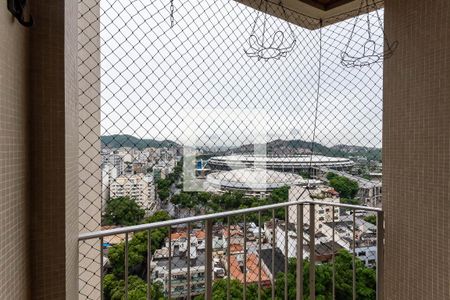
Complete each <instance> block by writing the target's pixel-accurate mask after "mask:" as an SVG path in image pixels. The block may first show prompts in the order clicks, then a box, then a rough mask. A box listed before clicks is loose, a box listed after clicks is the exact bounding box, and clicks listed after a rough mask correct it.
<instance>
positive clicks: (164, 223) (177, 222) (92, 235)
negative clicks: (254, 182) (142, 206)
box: [78, 200, 383, 241]
mask: <svg viewBox="0 0 450 300" xmlns="http://www.w3.org/2000/svg"><path fill="white" fill-rule="evenodd" d="M298 204H317V205H324V206H335V207H342V208H348V209H352V210H363V211H372V212H383V210H382V209H381V208H377V207H368V206H361V205H351V204H343V203H334V202H325V201H314V200H301V201H292V202H283V203H277V204H270V205H264V206H258V207H251V208H244V209H237V210H232V211H226V212H220V213H214V214H208V215H201V216H193V217H188V218H182V219H174V220H168V221H162V222H154V223H147V224H140V225H134V226H127V227H119V228H114V229H108V230H99V231H93V232H86V233H81V234H80V235H79V237H78V240H79V241H84V240H90V239H95V238H101V237H105V236H111V235H117V234H124V233H131V232H138V231H144V230H149V229H156V228H161V227H168V226H174V225H180V224H187V223H196V222H201V221H205V220H211V219H219V218H225V217H231V216H237V215H242V214H248V213H254V212H259V211H265V210H271V209H276V208H282V207H286V206H293V205H298Z"/></svg>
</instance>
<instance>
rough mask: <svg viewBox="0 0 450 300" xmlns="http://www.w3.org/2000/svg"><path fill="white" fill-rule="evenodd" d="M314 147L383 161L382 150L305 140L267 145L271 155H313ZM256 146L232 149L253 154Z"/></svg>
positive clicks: (317, 151)
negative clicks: (328, 145) (325, 144)
mask: <svg viewBox="0 0 450 300" xmlns="http://www.w3.org/2000/svg"><path fill="white" fill-rule="evenodd" d="M313 145H314V153H315V154H321V155H326V156H335V157H350V156H361V157H365V158H367V159H368V160H376V161H381V149H378V148H368V147H361V146H347V145H336V146H333V147H327V146H324V145H322V144H319V143H314V144H312V143H311V142H307V141H303V140H274V141H271V142H269V143H267V145H266V149H267V154H269V155H301V154H311V149H312V146H313ZM253 151H254V145H253V144H248V145H243V146H240V147H237V148H234V149H232V150H231V151H230V152H233V153H252V152H253Z"/></svg>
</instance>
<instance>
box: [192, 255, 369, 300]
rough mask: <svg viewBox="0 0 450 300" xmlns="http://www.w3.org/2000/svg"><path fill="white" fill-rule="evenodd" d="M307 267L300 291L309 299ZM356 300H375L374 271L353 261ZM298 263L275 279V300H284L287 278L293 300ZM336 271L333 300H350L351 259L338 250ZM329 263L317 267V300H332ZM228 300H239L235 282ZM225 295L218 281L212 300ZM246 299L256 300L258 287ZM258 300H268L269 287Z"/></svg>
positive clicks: (239, 289)
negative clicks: (334, 299) (334, 296)
mask: <svg viewBox="0 0 450 300" xmlns="http://www.w3.org/2000/svg"><path fill="white" fill-rule="evenodd" d="M309 265H310V262H309V261H308V260H305V261H304V262H303V290H304V296H305V297H307V296H308V295H309ZM355 266H356V299H364V300H375V298H376V273H375V270H373V269H371V268H368V267H366V266H365V265H364V264H363V263H362V261H360V260H359V259H356V264H355ZM296 268H297V261H296V260H295V259H294V258H292V259H290V260H289V263H288V273H287V276H285V273H283V272H280V273H278V274H276V275H275V287H274V289H275V299H285V297H284V291H285V290H284V283H285V278H287V284H288V295H287V298H288V299H289V300H295V299H296V294H297V292H298V291H297V286H296V278H297V271H296ZM335 271H336V277H335V278H336V282H335V286H336V299H337V300H347V299H352V292H353V289H352V280H353V275H352V255H351V254H350V253H349V252H348V251H346V250H341V251H339V252H338V253H337V254H336V256H335ZM332 272H333V265H332V263H324V264H319V265H317V266H316V285H315V287H316V299H322V300H331V299H332V286H333V282H332V278H333V277H332V274H333V273H332ZM230 283H231V284H230V295H231V299H242V293H243V288H244V287H243V284H241V283H240V282H239V281H237V280H231V282H230ZM226 295H227V281H226V279H219V280H217V281H215V282H214V283H213V299H218V300H221V299H225V298H226ZM246 296H247V299H251V300H256V299H258V285H256V284H251V285H249V286H247V295H246ZM195 299H196V300H201V299H204V298H203V296H200V297H196V298H195ZM261 299H271V287H269V288H264V287H263V288H262V290H261Z"/></svg>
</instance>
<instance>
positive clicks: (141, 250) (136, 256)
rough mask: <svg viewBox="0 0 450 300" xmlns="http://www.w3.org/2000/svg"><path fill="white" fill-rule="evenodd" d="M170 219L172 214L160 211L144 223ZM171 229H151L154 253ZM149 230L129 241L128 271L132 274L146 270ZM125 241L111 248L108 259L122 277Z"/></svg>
mask: <svg viewBox="0 0 450 300" xmlns="http://www.w3.org/2000/svg"><path fill="white" fill-rule="evenodd" d="M166 220H170V215H169V214H168V213H167V212H166V211H158V212H157V213H155V214H154V215H153V216H151V217H149V218H147V219H146V220H145V221H144V223H154V222H160V221H166ZM168 233H169V230H168V228H167V227H162V228H158V229H153V230H151V231H150V239H151V242H152V248H151V249H150V251H151V252H152V253H153V252H154V251H155V250H156V249H159V248H161V247H162V246H163V244H164V240H165V238H166V237H167V235H168ZM147 241H148V233H147V231H143V232H138V233H136V234H135V235H134V236H133V238H132V239H131V240H130V241H129V242H128V272H129V273H130V274H135V275H139V276H141V277H143V276H144V274H145V272H146V267H145V265H146V262H147ZM124 257H125V243H120V244H117V245H114V246H112V247H111V248H109V251H108V259H109V261H110V264H111V270H112V273H113V274H114V275H115V276H116V277H118V278H122V277H123V274H124V271H125V260H124Z"/></svg>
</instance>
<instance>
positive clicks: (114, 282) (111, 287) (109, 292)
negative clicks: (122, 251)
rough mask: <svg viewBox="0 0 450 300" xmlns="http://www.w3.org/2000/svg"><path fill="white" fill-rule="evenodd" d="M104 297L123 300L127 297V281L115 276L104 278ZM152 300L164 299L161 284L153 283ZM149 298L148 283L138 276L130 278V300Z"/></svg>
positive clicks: (109, 299)
mask: <svg viewBox="0 0 450 300" xmlns="http://www.w3.org/2000/svg"><path fill="white" fill-rule="evenodd" d="M103 295H104V298H105V299H106V300H122V299H124V296H125V281H124V280H123V279H120V280H119V279H117V277H116V276H114V275H113V274H107V275H105V277H104V278H103ZM150 296H151V299H158V300H159V299H164V294H163V289H162V284H161V283H153V284H152V286H151V289H150ZM146 298H147V283H146V282H145V281H144V280H142V279H141V278H139V277H138V276H135V275H131V276H129V277H128V299H129V300H141V299H146Z"/></svg>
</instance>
